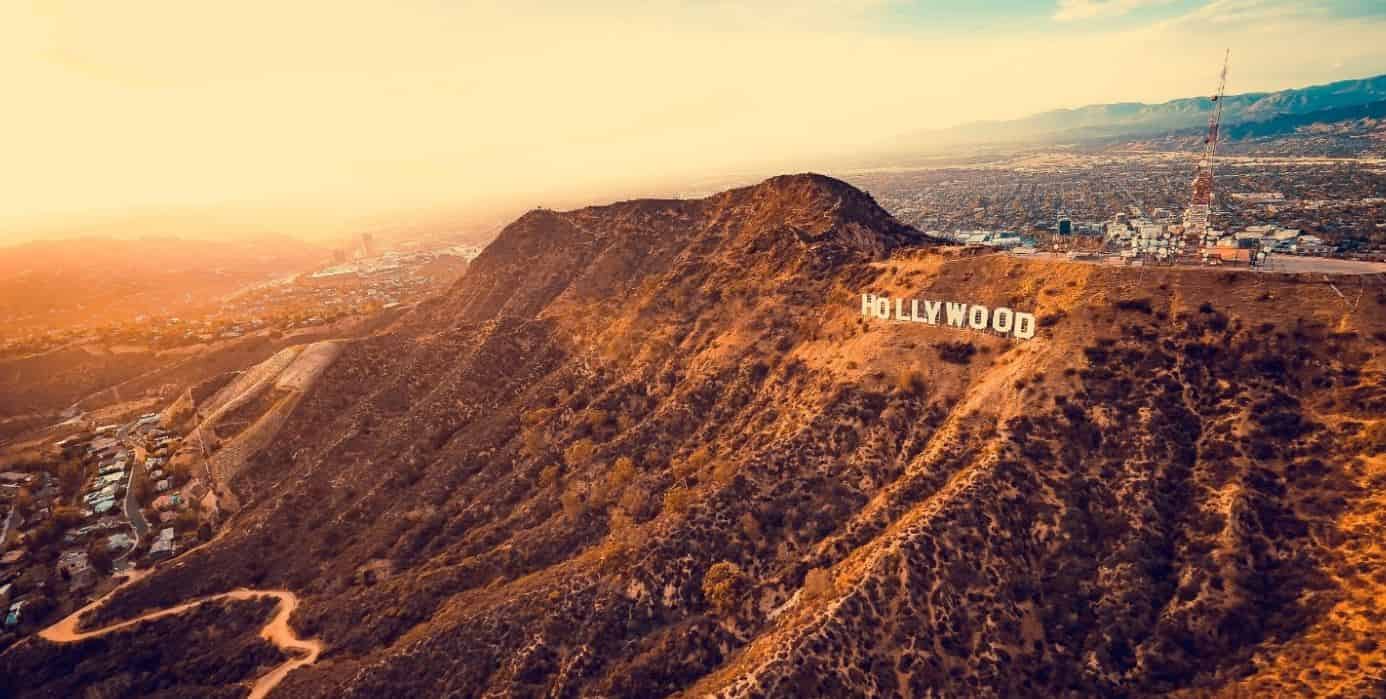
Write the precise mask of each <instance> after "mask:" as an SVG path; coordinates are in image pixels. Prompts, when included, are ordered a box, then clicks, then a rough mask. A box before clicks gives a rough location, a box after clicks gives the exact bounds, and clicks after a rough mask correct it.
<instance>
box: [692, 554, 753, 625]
mask: <svg viewBox="0 0 1386 699" xmlns="http://www.w3.org/2000/svg"><path fill="white" fill-rule="evenodd" d="M749 588H750V579H749V578H748V577H746V574H745V573H744V572H742V570H741V567H740V566H738V565H736V564H735V563H732V562H731V561H719V562H717V563H714V564H713V565H712V567H711V568H708V569H707V573H705V574H704V575H703V597H705V598H707V601H708V602H709V603H710V604H711V605H712V608H713V609H715V610H716V611H717V613H718V614H721V615H724V616H725V615H730V614H733V613H735V612H736V609H737V607H739V606H740V605H741V600H742V598H743V597H744V596H745V594H746V591H747V590H748V589H749Z"/></svg>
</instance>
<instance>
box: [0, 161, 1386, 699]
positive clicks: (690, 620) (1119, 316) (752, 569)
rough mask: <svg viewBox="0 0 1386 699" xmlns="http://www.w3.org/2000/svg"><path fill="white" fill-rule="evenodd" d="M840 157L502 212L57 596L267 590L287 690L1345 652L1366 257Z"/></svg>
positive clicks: (1354, 547) (1213, 670)
mask: <svg viewBox="0 0 1386 699" xmlns="http://www.w3.org/2000/svg"><path fill="white" fill-rule="evenodd" d="M854 192H855V190H852V189H851V188H850V187H848V186H847V185H845V184H842V183H839V182H837V181H835V180H831V179H829V178H820V177H818V176H806V175H800V176H793V177H789V178H784V179H780V178H777V179H775V180H773V181H770V182H768V183H762V184H761V185H756V186H753V187H748V188H743V189H738V190H732V191H730V192H724V193H722V194H718V195H714V196H712V197H708V198H706V199H701V200H692V201H680V200H657V201H637V202H625V203H621V204H615V205H610V206H605V207H589V208H587V209H578V210H574V211H570V212H551V211H536V212H531V213H529V214H526V215H525V216H522V217H521V218H520V219H519V220H517V221H516V222H515V223H513V224H511V226H508V227H507V228H506V229H505V230H504V231H503V232H502V233H501V235H500V236H499V237H498V238H497V240H496V241H495V242H494V243H493V244H492V246H491V247H489V248H488V249H487V251H485V252H483V254H482V256H480V257H478V258H477V259H476V260H475V261H474V264H473V265H472V266H471V268H470V269H469V271H468V273H467V275H466V276H464V277H463V278H462V279H461V280H459V282H458V283H456V284H455V285H454V286H453V287H452V288H450V289H449V290H448V291H447V292H446V293H444V294H442V295H440V296H438V297H436V298H434V299H431V300H429V301H426V302H423V303H420V304H419V305H418V306H417V307H416V308H415V309H413V310H412V311H410V312H408V313H406V314H404V315H403V316H402V317H400V318H399V319H398V320H396V321H394V322H393V324H392V325H390V327H388V328H385V329H383V330H381V331H379V332H376V333H374V334H372V335H370V336H368V337H364V338H361V339H357V340H352V341H349V342H345V343H343V346H342V348H341V352H340V354H339V355H338V356H337V357H336V359H335V360H334V361H333V362H332V363H331V364H330V365H329V366H327V367H325V368H324V370H323V371H322V373H321V374H320V375H319V376H318V377H317V379H316V380H315V382H314V383H313V385H312V386H310V387H307V388H305V389H304V391H303V395H302V396H301V397H300V398H299V399H297V402H296V405H295V407H294V409H293V412H292V413H291V414H289V415H287V416H286V419H285V422H284V424H283V425H282V427H281V428H280V430H279V431H278V435H277V437H276V438H275V439H274V440H273V442H272V443H270V444H269V445H268V446H267V447H266V448H265V449H263V450H262V451H260V452H258V453H255V454H253V455H250V456H249V458H248V459H247V460H246V464H245V467H244V468H243V469H242V470H241V471H240V472H239V474H238V475H237V476H236V477H235V479H234V480H233V481H232V482H231V484H230V485H231V487H233V488H234V489H235V490H236V492H237V493H238V495H239V496H240V497H239V500H240V501H241V502H242V503H243V507H242V508H241V509H240V511H238V512H236V513H234V514H232V515H231V516H230V520H229V521H228V523H227V524H226V528H225V530H224V531H225V533H224V534H223V535H222V536H221V538H219V539H218V540H217V541H215V542H214V543H212V544H209V545H207V546H205V547H203V548H201V549H199V550H197V551H194V552H191V553H189V554H187V555H186V556H184V557H181V558H179V559H177V560H176V562H174V563H173V564H171V565H165V566H162V567H160V568H158V569H156V570H155V571H154V572H153V573H152V574H151V575H149V576H148V577H147V578H144V579H142V580H140V581H138V582H136V583H133V584H131V585H130V586H128V587H126V588H123V589H122V590H121V591H120V592H119V593H118V594H117V595H116V596H115V597H113V598H112V599H111V600H110V601H109V602H108V603H107V604H106V605H104V606H102V607H101V608H99V609H98V610H97V612H96V613H95V614H94V615H93V616H92V617H91V618H89V619H87V620H86V621H85V622H84V625H85V626H88V627H91V626H94V625H96V626H99V625H104V624H105V623H107V622H110V621H116V620H119V619H124V618H132V617H134V616H136V615H138V614H139V613H140V612H142V611H147V610H151V609H160V608H164V607H168V606H171V605H173V604H176V603H179V602H181V601H185V600H188V599H194V598H197V597H200V596H203V595H207V594H212V593H217V592H222V591H225V590H230V589H235V588H237V587H249V588H257V589H264V588H273V589H288V590H292V591H294V592H295V593H296V594H297V595H298V596H299V597H300V598H301V604H300V605H299V607H298V608H297V610H296V611H295V613H294V617H293V619H292V624H293V628H294V630H295V632H296V633H297V634H298V635H299V636H300V637H314V638H320V639H321V640H322V641H323V643H324V644H325V649H324V652H323V654H322V655H321V656H320V658H319V660H318V662H317V663H315V664H313V665H311V666H307V667H303V668H300V669H298V670H295V671H294V672H292V673H290V674H289V676H288V677H287V678H285V680H284V682H283V684H282V685H280V687H279V688H278V689H277V690H276V691H277V692H281V693H283V694H284V695H286V696H362V697H365V696H380V695H412V696H434V695H457V696H481V695H485V694H491V693H494V694H512V695H539V694H544V695H551V696H613V697H616V696H621V697H643V696H666V695H683V696H703V695H709V694H711V695H718V696H835V695H863V694H877V695H891V694H901V695H912V696H919V695H924V694H927V693H934V694H938V695H950V696H951V695H959V696H961V695H966V696H1015V695H1035V694H1048V695H1062V694H1079V695H1102V694H1106V695H1111V694H1117V693H1125V694H1130V695H1134V696H1146V695H1155V694H1163V693H1169V692H1180V691H1183V692H1196V691H1202V690H1208V691H1211V690H1214V689H1221V690H1226V691H1236V690H1246V691H1251V692H1253V693H1260V694H1275V693H1277V692H1282V693H1283V692H1287V691H1295V690H1297V689H1298V688H1299V687H1300V685H1301V684H1303V685H1304V686H1307V687H1309V688H1310V689H1312V690H1321V691H1320V693H1326V692H1327V690H1329V689H1330V688H1341V691H1347V692H1349V693H1353V692H1357V693H1360V694H1367V693H1370V692H1373V691H1377V690H1379V689H1380V688H1381V683H1380V680H1378V679H1373V675H1372V673H1373V672H1374V670H1373V669H1372V668H1375V667H1379V666H1380V663H1381V661H1382V654H1383V650H1382V649H1380V648H1377V647H1373V648H1369V649H1365V650H1364V648H1366V647H1365V646H1359V645H1357V644H1358V643H1359V642H1360V641H1361V640H1362V639H1361V637H1360V636H1359V635H1358V632H1356V631H1355V630H1354V629H1355V628H1358V627H1360V626H1361V625H1362V624H1365V623H1367V622H1368V620H1370V619H1371V618H1372V616H1371V615H1373V614H1376V612H1375V611H1374V607H1373V605H1374V600H1375V599H1376V598H1377V595H1379V594H1380V593H1381V592H1382V590H1383V588H1386V579H1378V577H1379V576H1377V577H1373V576H1372V575H1370V574H1362V573H1358V572H1356V571H1357V570H1358V569H1359V567H1360V566H1362V565H1366V564H1367V562H1369V561H1371V560H1374V559H1373V558H1372V557H1373V556H1374V555H1376V549H1375V546H1376V544H1375V534H1374V532H1375V531H1378V530H1379V527H1380V526H1381V525H1383V524H1386V521H1383V518H1384V517H1386V514H1383V513H1386V508H1382V507H1380V506H1379V505H1380V503H1379V502H1378V500H1379V498H1378V496H1377V495H1376V494H1375V493H1379V492H1380V488H1377V487H1375V486H1374V485H1373V484H1376V483H1379V482H1386V480H1383V479H1386V427H1383V426H1382V422H1381V420H1380V417H1379V415H1380V409H1381V406H1383V405H1386V393H1383V390H1382V389H1381V385H1382V381H1381V379H1382V377H1383V375H1386V365H1384V364H1383V361H1384V358H1386V352H1384V351H1383V343H1386V314H1383V313H1381V308H1382V307H1383V306H1384V305H1386V282H1383V280H1381V279H1377V278H1362V279H1356V280H1354V282H1356V283H1359V284H1361V285H1362V289H1361V293H1360V294H1353V293H1347V292H1346V291H1344V292H1343V293H1346V294H1347V295H1348V296H1350V297H1352V296H1360V297H1361V298H1362V299H1363V300H1362V302H1361V303H1360V304H1357V305H1350V304H1348V303H1346V302H1345V301H1344V299H1343V295H1342V294H1340V293H1339V289H1337V288H1331V287H1330V285H1329V284H1327V283H1325V282H1323V281H1322V280H1316V279H1311V278H1308V277H1298V276H1294V275H1270V274H1265V275H1250V274H1240V273H1235V272H1232V273H1229V272H1225V271H1209V270H1181V269H1153V268H1152V269H1146V270H1139V271H1133V270H1127V269H1115V268H1109V267H1103V266H1098V265H1085V264H1078V263H1070V262H1062V261H1049V260H1021V259H1017V258H1013V257H1008V256H1000V255H983V256H973V255H970V254H968V253H965V252H964V251H963V250H961V249H960V248H958V247H956V246H944V245H936V244H933V242H932V241H930V240H928V239H927V238H925V237H923V236H922V235H920V234H918V232H917V231H914V230H913V229H910V228H909V227H907V226H904V225H903V224H899V223H898V222H895V221H894V219H891V218H889V217H888V215H887V216H886V217H885V218H881V217H880V212H879V207H876V208H872V206H870V205H869V202H871V200H870V198H869V197H868V196H866V195H865V194H859V193H854ZM861 293H874V294H882V295H889V296H892V297H900V298H908V297H912V296H925V297H929V298H949V299H958V300H961V301H964V302H968V303H977V304H986V305H990V306H998V305H1008V306H1011V307H1014V308H1018V309H1023V310H1026V311H1029V312H1034V313H1035V314H1036V316H1037V318H1039V319H1040V322H1039V326H1040V327H1039V333H1038V334H1037V336H1036V337H1035V338H1034V339H1033V340H1030V341H1027V342H1018V341H1015V340H1011V339H1007V338H1003V337H999V336H996V335H992V334H988V333H983V332H973V331H968V330H964V329H958V328H951V327H945V326H939V327H933V326H928V325H925V324H919V323H890V322H884V321H876V320H869V319H865V318H863V316H862V315H861V312H860V294H861ZM245 417H246V419H251V418H253V417H254V416H253V415H246V416H245ZM1339 522H1341V524H1339ZM44 652H45V649H44V648H43V647H29V648H27V649H26V650H25V653H24V654H23V656H22V658H21V657H20V655H19V654H18V653H14V652H13V651H11V652H7V653H6V654H3V655H0V670H3V671H0V678H7V679H5V680H4V681H8V682H15V683H23V682H25V681H26V680H25V678H26V677H29V676H31V674H29V673H26V667H27V666H26V665H25V663H42V662H44V658H45V657H46V656H44ZM1279 663H1283V664H1284V666H1282V665H1281V664H1279ZM1305 666H1312V667H1314V668H1316V669H1318V670H1319V671H1320V673H1319V674H1318V675H1316V676H1309V675H1303V674H1300V673H1299V672H1298V671H1297V670H1296V668H1302V667H1305ZM20 688H21V689H28V690H34V691H38V690H40V689H41V688H36V687H27V686H21V687H20Z"/></svg>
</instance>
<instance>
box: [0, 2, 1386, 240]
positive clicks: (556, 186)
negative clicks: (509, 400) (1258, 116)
mask: <svg viewBox="0 0 1386 699" xmlns="http://www.w3.org/2000/svg"><path fill="white" fill-rule="evenodd" d="M1383 36H1386V2H1380V1H1379V0H1361V1H1360V2H1311V1H1305V0H1298V1H1294V2H1289V1H1283V0H1211V1H1210V0H1034V1H1025V0H1004V1H997V0H987V1H986V2H981V1H978V2H927V1H913V2H911V1H908V0H740V1H735V0H728V1H726V2H717V1H715V0H708V1H702V2H699V1H695V0H598V1H597V2H537V1H531V0H506V1H504V2H488V1H477V2H467V1H464V0H453V1H444V0H379V1H376V2H358V1H353V0H332V1H331V2H328V1H319V0H291V1H286V0H273V1H270V0H238V1H236V2H212V1H211V0H168V1H144V0H124V1H122V2H100V1H97V0H91V1H88V2H75V1H74V2H67V1H60V0H10V1H7V2H3V3H0V76H3V78H4V80H3V86H4V91H5V99H4V100H3V101H0V115H3V116H0V125H3V129H0V244H3V243H7V242H15V241H19V240H24V239H26V238H29V237H33V236H36V235H46V234H51V233H52V232H54V231H64V232H66V233H71V232H73V231H75V230H81V229H83V227H85V226H88V225H89V224H91V223H93V222H98V221H102V220H109V219H118V220H122V221H127V222H128V223H127V225H128V226H131V227H134V228H138V227H139V225H154V226H164V228H163V229H161V230H160V231H159V232H165V233H166V232H178V231H172V230H168V228H179V227H180V226H186V227H187V228H188V230H186V231H183V232H186V233H187V234H190V235H197V234H201V233H204V232H216V231H220V230H223V229H224V230H226V231H232V230H243V229H249V228H255V229H258V230H265V231H282V232H285V233H289V234H292V235H300V236H305V237H307V236H313V235H318V234H325V233H340V232H343V231H347V230H350V229H351V228H353V227H358V226H362V225H377V224H381V223H385V222H389V221H392V220H395V217H397V216H401V215H404V214H405V212H431V211H438V210H445V211H448V212H467V211H477V210H482V209H485V208H494V207H496V206H507V207H508V206H515V205H531V204H538V203H549V202H550V201H553V200H563V201H570V200H571V196H573V195H579V196H587V195H590V196H594V197H596V198H602V199H605V198H611V197H612V196H613V195H618V194H620V193H622V192H631V193H640V192H642V191H647V190H648V189H649V188H651V187H652V186H654V185H652V183H653V182H657V181H658V182H663V181H667V180H669V179H674V180H677V178H678V177H681V176H684V175H694V174H710V173H723V172H746V173H757V174H758V173H760V172H761V171H764V172H766V173H767V174H768V173H769V170H770V169H772V166H770V165H767V163H769V162H772V161H773V163H774V165H773V169H807V168H811V167H821V166H822V164H823V163H825V162H829V161H826V160H824V159H823V158H821V157H819V156H824V155H831V154H835V153H847V152H851V150H852V148H854V147H858V146H862V145H864V144H875V143H880V142H882V141H888V140H889V139H890V138H891V137H892V136H894V135H896V134H901V133H908V132H911V131H917V130H919V129H924V128H931V127H941V126H948V125H952V124H956V123H959V122H965V121H970V120H975V119H998V118H1009V117H1017V116H1023V115H1026V114H1029V113H1033V112H1036V111H1042V110H1045V109H1051V108H1056V107H1072V106H1079V105H1082V104H1088V103H1095V102H1111V101H1122V100H1139V101H1162V100H1166V99H1171V98H1175V97H1184V96H1190V95H1195V94H1202V93H1206V92H1207V91H1208V90H1209V89H1211V86H1212V83H1213V81H1214V79H1215V74H1216V70H1217V63H1218V61H1219V60H1220V58H1221V55H1222V49H1223V48H1224V47H1230V48H1231V49H1232V56H1233V67H1232V74H1231V79H1230V85H1229V90H1230V91H1232V92H1243V91H1251V90H1267V89H1279V88H1284V87H1294V86H1302V85H1306V84H1311V83H1316V82H1326V81H1330V80H1336V79H1341V78H1349V77H1365V76H1368V75H1374V74H1377V73H1382V72H1386V42H1383V41H1382V40H1381V38H1382V37H1383ZM642 188H643V189H642ZM405 218H407V216H406V217H405ZM151 221H152V222H157V223H149V222H151ZM141 222H143V223H141ZM131 232H135V231H131Z"/></svg>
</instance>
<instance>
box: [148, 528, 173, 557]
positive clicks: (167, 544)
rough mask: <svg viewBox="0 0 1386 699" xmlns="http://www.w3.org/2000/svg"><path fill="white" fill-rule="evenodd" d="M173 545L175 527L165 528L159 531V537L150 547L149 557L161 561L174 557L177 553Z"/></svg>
mask: <svg viewBox="0 0 1386 699" xmlns="http://www.w3.org/2000/svg"><path fill="white" fill-rule="evenodd" d="M175 548H176V546H175V544H174V543H173V527H165V528H163V529H161V530H159V536H158V537H156V538H155V539H154V543H153V544H151V545H150V546H149V557H150V559H152V560H156V561H157V560H159V559H162V558H168V557H169V556H172V555H173V554H174V553H175V552H176V551H175Z"/></svg>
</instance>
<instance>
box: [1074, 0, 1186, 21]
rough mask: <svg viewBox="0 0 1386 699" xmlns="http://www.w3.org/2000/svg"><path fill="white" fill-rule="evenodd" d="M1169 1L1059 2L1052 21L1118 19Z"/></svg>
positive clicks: (1094, 0)
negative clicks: (1143, 8) (1098, 18)
mask: <svg viewBox="0 0 1386 699" xmlns="http://www.w3.org/2000/svg"><path fill="white" fill-rule="evenodd" d="M1168 2H1170V0H1059V5H1058V7H1056V8H1055V9H1054V19H1056V20H1059V21H1060V22H1072V21H1075V20H1082V19H1093V18H1097V17H1120V16H1121V15H1124V14H1127V13H1129V12H1131V11H1132V10H1138V9H1140V8H1142V7H1147V6H1150V5H1163V4H1165V3H1168Z"/></svg>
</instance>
